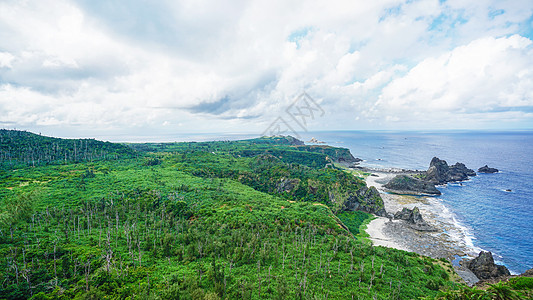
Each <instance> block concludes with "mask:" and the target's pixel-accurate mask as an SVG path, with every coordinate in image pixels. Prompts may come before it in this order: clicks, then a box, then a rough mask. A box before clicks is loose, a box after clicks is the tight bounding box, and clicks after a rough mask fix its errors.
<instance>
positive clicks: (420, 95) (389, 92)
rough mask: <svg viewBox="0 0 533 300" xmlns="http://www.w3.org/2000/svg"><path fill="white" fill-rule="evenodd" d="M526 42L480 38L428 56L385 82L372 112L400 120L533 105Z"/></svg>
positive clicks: (514, 38) (528, 44)
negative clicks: (401, 75) (387, 113)
mask: <svg viewBox="0 0 533 300" xmlns="http://www.w3.org/2000/svg"><path fill="white" fill-rule="evenodd" d="M531 44H532V42H531V40H529V39H527V38H524V37H520V36H517V35H514V36H511V37H508V38H498V39H495V38H492V37H490V38H483V39H478V40H475V41H472V42H471V43H469V44H468V45H465V46H460V47H457V48H455V49H454V50H452V51H450V52H448V53H445V54H443V55H441V56H439V57H436V58H427V59H425V60H423V61H422V62H420V63H419V64H418V65H417V66H415V67H414V68H412V69H411V70H410V71H409V72H408V73H407V74H406V75H405V76H403V77H400V78H396V79H395V80H393V81H392V82H391V83H390V84H389V85H387V86H386V87H385V88H384V89H383V92H382V94H381V96H380V99H379V101H378V102H377V104H376V106H377V110H376V111H389V112H391V113H396V114H398V115H399V116H403V117H404V118H407V119H409V118H413V117H414V116H416V115H417V114H418V115H425V118H426V119H428V120H430V119H431V118H435V117H437V118H438V117H439V114H443V113H455V114H457V115H456V116H455V118H462V117H463V118H464V117H467V116H465V114H471V113H479V112H487V113H490V112H500V111H502V110H516V109H520V108H521V107H531V106H533V92H532V90H531V89H528V88H525V87H526V86H529V87H531V86H530V84H531V83H532V81H533V72H531V71H530V70H531V69H533V56H532V54H533V49H532V48H531Z"/></svg>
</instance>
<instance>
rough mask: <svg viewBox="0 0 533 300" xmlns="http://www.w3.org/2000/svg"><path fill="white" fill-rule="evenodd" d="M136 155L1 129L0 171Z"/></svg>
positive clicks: (91, 141) (83, 141) (110, 146)
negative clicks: (2, 169)
mask: <svg viewBox="0 0 533 300" xmlns="http://www.w3.org/2000/svg"><path fill="white" fill-rule="evenodd" d="M133 153H134V152H133V151H132V150H131V149H130V148H128V147H126V146H124V145H121V144H114V143H109V142H102V141H97V140H95V139H60V138H53V137H47V136H42V135H37V134H34V133H31V132H27V131H19V130H6V129H0V168H18V167H23V166H40V165H47V164H62V163H72V162H84V161H94V160H102V159H104V160H105V159H108V160H109V159H119V158H125V157H130V156H131V155H132V154H133Z"/></svg>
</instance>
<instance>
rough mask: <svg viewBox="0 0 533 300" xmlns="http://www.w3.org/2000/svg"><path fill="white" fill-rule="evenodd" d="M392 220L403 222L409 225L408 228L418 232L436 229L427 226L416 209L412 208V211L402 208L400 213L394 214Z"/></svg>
mask: <svg viewBox="0 0 533 300" xmlns="http://www.w3.org/2000/svg"><path fill="white" fill-rule="evenodd" d="M394 218H395V219H397V220H404V221H406V222H407V223H408V224H409V227H411V228H413V229H416V230H419V231H436V229H435V228H434V227H433V226H431V225H429V224H428V223H427V222H426V220H424V218H423V217H422V214H421V213H420V210H419V209H418V207H416V206H415V207H414V208H413V209H412V210H411V209H408V208H406V207H404V208H403V209H402V210H401V211H398V212H396V213H395V214H394Z"/></svg>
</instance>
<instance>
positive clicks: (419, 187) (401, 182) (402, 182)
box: [383, 175, 441, 195]
mask: <svg viewBox="0 0 533 300" xmlns="http://www.w3.org/2000/svg"><path fill="white" fill-rule="evenodd" d="M383 187H384V188H386V189H388V190H391V191H393V192H396V193H400V194H415V195H421V194H427V195H440V194H441V193H440V191H439V190H437V188H435V185H434V184H433V183H431V182H428V181H422V180H420V179H416V178H414V177H411V176H408V175H396V176H395V177H394V178H393V179H392V180H391V181H389V182H388V183H387V184H385V185H384V186H383Z"/></svg>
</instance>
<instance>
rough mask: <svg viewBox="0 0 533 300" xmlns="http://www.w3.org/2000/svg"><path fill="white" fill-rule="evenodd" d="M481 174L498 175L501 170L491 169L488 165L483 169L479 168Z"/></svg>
mask: <svg viewBox="0 0 533 300" xmlns="http://www.w3.org/2000/svg"><path fill="white" fill-rule="evenodd" d="M477 171H478V172H479V173H498V172H499V170H498V169H496V168H491V167H489V166H487V165H484V166H483V167H481V168H479V169H478V170H477Z"/></svg>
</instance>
